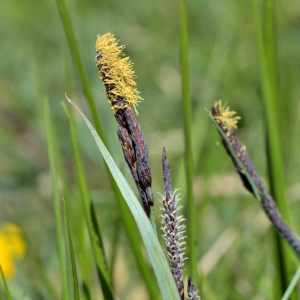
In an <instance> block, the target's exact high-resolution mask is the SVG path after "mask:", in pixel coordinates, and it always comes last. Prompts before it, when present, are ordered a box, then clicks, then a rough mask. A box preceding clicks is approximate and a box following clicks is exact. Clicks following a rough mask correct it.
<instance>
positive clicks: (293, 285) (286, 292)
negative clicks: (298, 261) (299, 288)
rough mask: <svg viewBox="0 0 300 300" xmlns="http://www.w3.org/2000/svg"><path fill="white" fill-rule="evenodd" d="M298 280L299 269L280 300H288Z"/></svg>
mask: <svg viewBox="0 0 300 300" xmlns="http://www.w3.org/2000/svg"><path fill="white" fill-rule="evenodd" d="M299 280H300V267H299V268H298V270H297V272H296V274H295V275H294V277H293V279H292V281H291V283H290V284H289V286H288V288H287V290H286V291H285V293H284V295H283V297H282V298H281V300H288V299H290V297H291V295H292V293H293V290H294V288H295V287H296V285H297V283H298V281H299Z"/></svg>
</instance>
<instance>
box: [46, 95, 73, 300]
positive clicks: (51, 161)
mask: <svg viewBox="0 0 300 300" xmlns="http://www.w3.org/2000/svg"><path fill="white" fill-rule="evenodd" d="M45 123H46V136H47V148H48V157H49V166H50V173H51V180H52V190H53V204H54V215H55V228H56V239H57V249H58V257H59V264H60V271H61V276H62V286H63V299H65V300H66V299H68V298H67V297H68V295H67V278H66V269H65V268H66V265H65V256H64V246H63V243H64V242H63V234H62V218H61V206H60V201H59V190H58V182H57V170H56V165H55V151H54V144H53V135H52V126H51V119H50V111H49V101H48V99H45Z"/></svg>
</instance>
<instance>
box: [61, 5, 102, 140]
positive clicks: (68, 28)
mask: <svg viewBox="0 0 300 300" xmlns="http://www.w3.org/2000/svg"><path fill="white" fill-rule="evenodd" d="M56 4H57V7H58V10H59V14H60V17H61V20H62V23H63V26H64V30H65V33H66V37H67V39H68V42H69V45H70V48H71V52H72V54H73V56H74V59H75V62H76V65H77V68H78V71H79V75H80V79H81V82H82V86H83V89H84V93H85V95H86V98H87V100H88V102H89V105H90V108H91V112H92V115H93V119H94V122H95V124H96V129H97V132H98V133H99V135H100V136H104V130H103V127H102V124H101V121H100V118H99V115H98V112H97V107H96V104H95V101H94V98H93V95H92V91H91V88H90V85H89V83H88V79H87V76H86V73H85V71H84V68H83V64H82V61H81V57H80V54H79V50H78V46H77V43H76V40H75V35H74V33H73V29H72V25H71V20H70V16H69V12H68V9H67V6H66V4H65V1H64V0H56ZM105 142H106V141H105Z"/></svg>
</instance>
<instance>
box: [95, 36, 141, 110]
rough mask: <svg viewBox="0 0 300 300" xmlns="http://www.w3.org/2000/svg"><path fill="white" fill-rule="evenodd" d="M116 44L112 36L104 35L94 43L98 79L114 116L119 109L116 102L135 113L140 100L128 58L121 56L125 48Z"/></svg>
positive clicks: (98, 37)
mask: <svg viewBox="0 0 300 300" xmlns="http://www.w3.org/2000/svg"><path fill="white" fill-rule="evenodd" d="M118 42H119V41H117V40H116V39H115V38H114V36H113V34H110V33H106V34H104V35H102V36H100V35H98V36H97V41H96V65H97V67H98V70H99V78H100V79H102V81H103V84H104V85H105V87H106V94H107V97H108V100H109V102H110V104H111V105H112V111H113V112H114V114H115V113H116V112H117V110H118V109H119V108H122V107H123V106H118V104H117V102H116V101H117V100H118V99H121V100H122V101H124V102H126V103H128V104H129V105H128V107H130V106H131V105H132V106H133V107H134V110H135V112H136V113H137V110H136V106H138V102H140V100H142V98H141V97H140V96H139V93H140V92H139V91H138V90H137V89H136V88H135V86H136V82H135V80H134V79H135V78H136V75H135V74H134V71H133V70H132V62H131V61H130V60H129V57H124V58H122V56H123V55H124V54H122V50H123V49H124V48H125V46H123V45H122V46H118Z"/></svg>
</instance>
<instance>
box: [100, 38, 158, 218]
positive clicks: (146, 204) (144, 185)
mask: <svg viewBox="0 0 300 300" xmlns="http://www.w3.org/2000/svg"><path fill="white" fill-rule="evenodd" d="M124 48H125V47H124V46H118V41H117V40H116V39H115V38H114V36H113V35H112V34H110V33H107V34H104V35H102V36H100V35H98V37H97V41H96V65H97V67H98V70H99V77H100V78H101V79H102V81H103V84H104V85H105V92H106V95H107V98H108V101H109V102H110V104H111V109H112V111H113V113H114V116H115V119H116V120H117V122H118V124H119V127H118V137H119V141H120V144H121V146H122V150H123V154H124V158H125V160H126V162H127V165H128V167H129V169H130V172H131V175H132V177H133V179H134V181H135V184H136V187H137V189H138V192H139V195H140V198H141V202H142V205H143V208H144V211H145V213H146V214H147V216H148V217H150V210H151V207H153V206H154V203H153V195H152V189H151V181H152V179H151V168H150V159H149V151H148V147H147V143H146V139H145V136H144V134H143V131H142V129H141V127H140V124H139V123H138V121H137V119H136V117H135V115H134V113H133V111H132V109H131V105H132V106H133V107H134V109H135V111H136V106H137V105H138V102H139V99H142V98H141V97H140V96H139V92H138V91H137V89H136V88H135V87H134V86H135V85H136V82H135V81H134V78H135V77H136V76H135V75H134V72H133V70H132V62H131V61H130V60H129V58H128V57H125V58H122V55H123V54H122V50H123V49H124ZM136 113H137V111H136Z"/></svg>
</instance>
